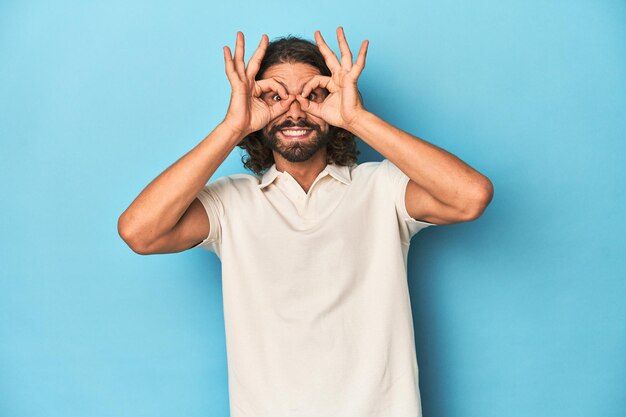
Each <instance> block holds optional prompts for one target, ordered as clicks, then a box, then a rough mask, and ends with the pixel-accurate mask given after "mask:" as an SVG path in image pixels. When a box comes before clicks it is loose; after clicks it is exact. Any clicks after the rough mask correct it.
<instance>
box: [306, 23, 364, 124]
mask: <svg viewBox="0 0 626 417" xmlns="http://www.w3.org/2000/svg"><path fill="white" fill-rule="evenodd" d="M337 39H338V41H339V49H340V50H341V62H339V60H338V59H337V56H336V55H335V53H334V52H333V51H332V50H331V49H330V48H329V47H328V45H326V42H325V41H324V38H322V34H321V33H320V31H319V30H318V31H316V32H315V42H317V46H318V47H319V49H320V52H321V53H322V55H323V56H324V61H325V62H326V65H327V66H328V68H329V69H330V72H331V76H330V77H327V76H323V75H316V76H314V77H313V78H312V79H311V80H310V81H309V82H308V83H307V84H306V85H305V86H304V87H303V89H302V93H301V94H300V95H297V96H296V100H298V102H300V105H301V107H302V109H303V110H304V111H305V112H307V113H310V114H312V115H313V116H316V117H320V118H322V119H324V121H326V122H327V123H329V124H331V125H333V126H337V127H341V128H343V129H348V130H349V129H350V127H351V126H352V125H353V124H354V123H355V121H356V119H357V117H358V116H359V115H360V114H361V113H362V112H364V111H365V109H364V107H363V103H362V102H361V99H360V98H359V90H358V88H357V79H358V78H359V75H361V71H363V68H364V67H365V56H366V55H367V46H368V45H369V41H367V40H365V41H363V43H362V44H361V49H360V50H359V55H358V56H357V59H356V62H355V63H354V65H353V64H352V53H351V52H350V48H349V47H348V42H347V41H346V35H345V33H344V31H343V28H342V27H341V26H339V27H338V28H337ZM320 87H321V88H325V89H327V90H328V92H329V94H328V96H326V98H325V99H324V101H323V102H322V103H316V102H314V101H312V100H308V99H307V98H306V97H308V96H309V94H311V91H313V90H315V89H316V88H320Z"/></svg>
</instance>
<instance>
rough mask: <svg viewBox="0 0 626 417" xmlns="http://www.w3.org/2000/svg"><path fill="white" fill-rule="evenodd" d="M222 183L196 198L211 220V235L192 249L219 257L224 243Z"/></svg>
mask: <svg viewBox="0 0 626 417" xmlns="http://www.w3.org/2000/svg"><path fill="white" fill-rule="evenodd" d="M220 183H221V181H220V180H219V179H218V180H216V181H213V182H211V183H209V184H207V185H205V186H204V187H203V188H202V190H200V192H199V193H198V195H197V196H196V198H198V200H200V202H201V203H202V205H203V206H204V209H205V210H206V214H207V217H208V219H209V235H208V236H207V237H206V238H205V239H204V240H203V241H202V242H200V243H198V244H197V245H195V246H193V247H192V248H191V249H195V248H202V249H205V250H208V251H210V252H214V253H216V254H217V255H219V254H220V248H221V243H222V220H223V218H224V205H223V203H222V200H221V199H220V192H219V189H220Z"/></svg>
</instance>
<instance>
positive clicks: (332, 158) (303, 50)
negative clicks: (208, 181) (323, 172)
mask: <svg viewBox="0 0 626 417" xmlns="http://www.w3.org/2000/svg"><path fill="white" fill-rule="evenodd" d="M296 62H297V63H302V64H309V65H311V66H313V67H315V68H317V69H318V70H319V72H320V74H322V75H325V76H330V75H331V72H330V70H329V69H328V66H326V63H325V62H324V56H323V55H322V54H321V52H320V50H319V48H318V47H317V45H316V44H314V43H313V42H311V41H309V40H307V39H302V38H299V37H296V36H291V35H290V36H286V37H282V38H278V39H276V40H273V41H272V42H270V43H269V45H268V46H267V50H266V52H265V56H264V57H263V61H262V62H261V66H260V68H259V71H258V73H257V75H256V77H255V79H256V80H260V79H262V78H263V74H264V73H265V71H266V70H267V69H268V68H269V67H271V66H272V65H276V64H282V63H296ZM359 95H360V93H359ZM361 99H362V98H361ZM329 133H330V135H331V139H330V140H329V142H328V144H327V145H326V155H327V156H326V163H329V164H337V165H346V166H351V165H354V164H356V162H357V156H358V155H359V153H360V152H359V150H358V149H357V147H356V140H355V136H354V135H353V134H352V133H351V132H349V131H347V130H345V129H342V128H339V127H337V126H329ZM261 135H262V132H261V131H260V130H257V131H256V132H253V133H251V134H250V135H248V136H246V137H245V138H243V140H242V141H241V142H239V144H238V145H237V146H239V147H240V148H242V149H244V150H245V151H246V155H244V156H242V158H241V162H243V165H244V166H245V167H246V168H247V169H249V170H250V171H252V172H254V173H256V174H258V175H262V174H263V173H264V172H265V171H267V169H268V168H269V167H271V166H272V164H273V163H274V162H275V161H274V154H273V153H272V150H271V149H270V148H268V147H267V146H265V145H264V144H263V142H262V140H261Z"/></svg>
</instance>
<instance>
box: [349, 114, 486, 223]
mask: <svg viewBox="0 0 626 417" xmlns="http://www.w3.org/2000/svg"><path fill="white" fill-rule="evenodd" d="M350 131H351V132H352V133H354V134H355V135H357V136H358V137H360V138H361V139H363V140H364V141H365V142H366V143H367V144H368V145H370V146H372V147H373V148H374V149H376V150H377V151H378V152H380V153H381V154H382V155H383V156H385V157H386V158H387V159H389V160H390V161H391V162H393V164H394V165H396V166H397V167H398V168H399V169H400V170H401V171H402V172H404V173H405V174H406V175H407V176H408V177H409V178H410V181H409V182H408V184H407V189H406V193H405V203H406V207H407V211H408V213H409V215H410V216H411V217H412V218H414V219H421V220H425V221H427V222H430V223H437V224H449V223H456V222H463V221H470V220H474V219H476V218H478V217H479V216H480V215H481V214H482V213H483V211H484V210H485V208H486V207H487V205H488V204H489V203H490V202H491V199H492V197H493V186H492V184H491V181H489V179H488V178H487V177H485V176H484V175H482V174H481V173H479V172H478V171H476V170H474V169H473V168H472V167H470V166H469V165H467V164H466V163H465V162H463V161H462V160H460V159H459V158H457V157H456V156H454V155H453V154H451V153H449V152H447V151H445V150H443V149H441V148H439V147H437V146H435V145H432V144H430V143H428V142H426V141H424V140H422V139H419V138H417V137H415V136H412V135H410V134H408V133H406V132H404V131H402V130H400V129H398V128H396V127H394V126H392V125H390V124H389V123H387V122H385V121H384V120H382V119H380V118H379V117H377V116H375V115H374V114H372V113H369V112H367V111H365V110H363V111H362V113H360V114H359V116H358V117H357V118H356V119H355V120H354V122H353V123H352V125H351V127H350Z"/></svg>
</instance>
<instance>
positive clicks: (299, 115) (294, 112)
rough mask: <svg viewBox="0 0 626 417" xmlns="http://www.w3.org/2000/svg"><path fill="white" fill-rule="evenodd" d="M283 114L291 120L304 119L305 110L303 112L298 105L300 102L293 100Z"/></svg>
mask: <svg viewBox="0 0 626 417" xmlns="http://www.w3.org/2000/svg"><path fill="white" fill-rule="evenodd" d="M285 116H286V117H287V118H288V119H292V120H298V119H306V112H304V111H303V110H302V107H300V102H299V101H298V100H294V101H293V103H291V105H290V106H289V110H287V113H286V114H285Z"/></svg>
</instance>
